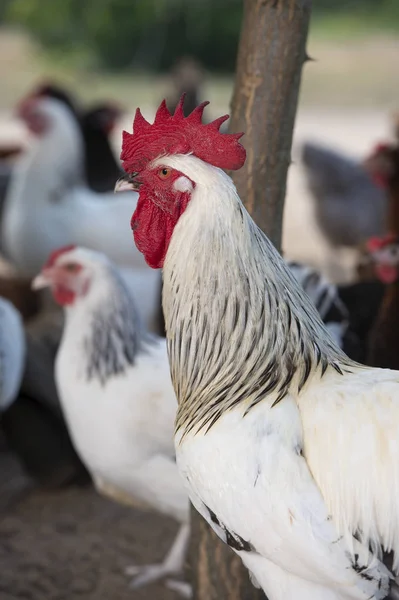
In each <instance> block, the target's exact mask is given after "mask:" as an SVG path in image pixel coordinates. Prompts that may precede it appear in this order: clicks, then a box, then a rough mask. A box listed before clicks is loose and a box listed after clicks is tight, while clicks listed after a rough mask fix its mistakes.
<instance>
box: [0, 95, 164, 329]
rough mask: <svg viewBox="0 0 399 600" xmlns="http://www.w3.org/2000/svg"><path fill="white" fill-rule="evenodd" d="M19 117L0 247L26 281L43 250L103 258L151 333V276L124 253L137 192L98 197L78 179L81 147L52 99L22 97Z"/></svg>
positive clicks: (155, 287) (75, 127) (155, 291)
mask: <svg viewBox="0 0 399 600" xmlns="http://www.w3.org/2000/svg"><path fill="white" fill-rule="evenodd" d="M20 114H21V116H22V117H23V118H24V119H25V120H26V121H27V122H28V123H29V125H30V129H31V130H32V131H35V132H36V137H35V139H34V140H33V142H32V145H31V147H30V148H29V150H28V151H27V153H26V155H25V156H24V157H23V158H22V160H21V161H20V163H19V164H18V165H17V167H16V168H15V170H14V172H13V175H12V180H11V183H10V186H9V190H8V193H7V197H6V201H5V206H4V215H3V222H2V236H1V239H2V244H3V246H4V251H5V254H6V255H7V257H8V258H9V259H10V260H11V262H12V263H13V264H14V265H15V266H16V267H17V269H18V271H19V273H20V274H22V275H24V276H28V277H33V276H34V275H35V274H36V273H37V272H38V271H39V270H40V268H41V266H42V265H43V263H44V262H45V260H46V259H47V257H48V255H49V253H50V252H52V251H53V250H55V249H56V248H58V247H60V246H63V245H66V244H78V245H84V246H87V247H89V248H93V249H95V250H99V251H102V252H104V253H105V254H106V255H107V256H109V257H110V258H111V259H112V260H113V261H114V262H115V263H116V264H117V265H118V267H119V268H120V269H121V272H122V274H123V276H124V278H125V279H126V281H127V283H128V285H129V288H130V289H132V291H133V294H134V295H135V299H136V303H137V305H138V309H139V311H140V314H141V316H142V318H144V319H145V322H146V323H147V324H148V325H149V326H150V327H152V325H153V322H154V320H155V319H156V318H157V316H158V315H157V313H158V311H159V309H160V286H161V278H160V274H159V273H154V271H152V269H149V268H148V267H147V266H146V264H145V261H144V260H143V257H142V256H141V254H140V253H139V252H136V253H132V239H131V238H132V234H131V231H130V228H129V217H130V215H131V212H132V209H133V210H134V208H135V207H136V203H137V194H136V193H126V194H123V195H121V196H120V197H115V195H114V194H113V193H108V194H98V193H96V192H93V191H92V190H90V189H89V188H88V187H87V185H86V183H85V180H84V175H83V174H84V164H85V163H84V145H83V138H82V134H81V131H80V128H79V124H78V122H77V120H76V118H74V116H73V113H72V112H71V111H70V110H69V109H68V107H67V106H66V105H65V104H64V103H62V102H60V101H58V100H55V99H53V98H46V97H44V98H43V97H40V96H39V97H29V98H28V99H26V100H25V101H24V102H23V103H22V104H21V106H20Z"/></svg>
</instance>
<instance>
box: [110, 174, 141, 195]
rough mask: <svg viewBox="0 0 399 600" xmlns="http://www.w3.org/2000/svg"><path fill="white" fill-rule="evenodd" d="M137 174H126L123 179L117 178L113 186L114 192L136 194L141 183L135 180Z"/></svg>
mask: <svg viewBox="0 0 399 600" xmlns="http://www.w3.org/2000/svg"><path fill="white" fill-rule="evenodd" d="M137 175H138V173H127V174H126V175H123V177H119V179H118V181H117V182H116V184H115V189H114V192H115V193H117V192H131V191H134V192H138V191H139V189H140V185H141V182H140V181H137V179H135V178H136V177H137Z"/></svg>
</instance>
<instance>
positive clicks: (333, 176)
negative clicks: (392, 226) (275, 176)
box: [302, 142, 387, 247]
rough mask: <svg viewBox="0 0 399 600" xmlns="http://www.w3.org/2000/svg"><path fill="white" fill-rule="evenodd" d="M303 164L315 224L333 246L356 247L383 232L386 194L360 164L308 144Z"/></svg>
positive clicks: (304, 150)
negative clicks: (312, 202)
mask: <svg viewBox="0 0 399 600" xmlns="http://www.w3.org/2000/svg"><path fill="white" fill-rule="evenodd" d="M302 162H303V166H304V169H305V175H306V179H307V183H308V187H309V191H310V193H311V195H312V197H313V200H314V208H315V218H316V221H317V224H318V226H319V228H320V230H321V231H322V233H323V234H324V235H325V237H326V239H327V240H328V241H329V242H330V244H331V245H332V246H335V247H339V246H344V247H356V246H358V245H360V244H362V243H364V242H366V241H367V239H368V238H369V237H371V236H373V235H381V234H383V233H384V232H385V230H386V225H387V224H386V211H387V198H386V194H385V193H384V191H383V190H381V189H379V188H378V187H377V186H376V185H375V184H374V182H373V181H372V178H371V177H370V175H369V174H368V173H367V171H366V170H365V169H364V168H363V167H362V166H361V165H360V164H358V163H357V162H356V161H354V160H352V159H350V158H348V157H347V156H343V155H341V154H339V153H338V152H334V151H333V150H329V149H327V148H323V147H322V146H319V145H317V144H313V143H311V142H307V143H306V144H304V146H303V149H302Z"/></svg>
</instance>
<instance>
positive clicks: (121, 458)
mask: <svg viewBox="0 0 399 600" xmlns="http://www.w3.org/2000/svg"><path fill="white" fill-rule="evenodd" d="M33 285H34V287H35V288H36V289H37V288H41V287H46V286H50V287H51V290H52V293H53V296H54V299H55V300H56V302H58V303H59V304H60V305H61V306H64V308H65V327H64V332H63V336H62V341H61V345H60V348H59V351H58V355H57V359H56V367H55V373H56V383H57V388H58V392H59V396H60V401H61V406H62V409H63V412H64V415H65V419H66V422H67V425H68V428H69V430H70V434H71V438H72V441H73V443H74V446H75V448H76V450H77V452H78V454H79V455H80V457H81V459H82V461H83V463H84V464H85V465H86V467H87V469H88V470H89V471H90V473H91V475H92V478H93V481H94V483H95V486H96V488H97V489H98V491H99V492H100V493H103V494H104V495H106V496H109V497H111V498H113V499H114V500H116V501H117V502H121V503H125V504H128V505H133V506H134V505H137V503H138V504H140V503H141V504H143V503H144V504H145V505H148V506H149V507H151V508H153V509H155V510H157V511H159V512H161V513H164V514H166V515H169V516H171V517H173V518H175V519H176V520H177V521H178V522H179V523H181V528H180V530H179V532H178V535H177V537H176V540H175V542H174V544H173V546H172V549H171V550H170V552H169V554H168V556H167V557H166V559H165V561H164V563H162V564H161V565H152V566H149V567H129V569H128V573H129V574H130V575H138V577H137V578H136V579H135V580H134V583H133V585H134V586H138V585H142V584H144V583H148V582H150V581H154V580H156V579H159V578H160V577H164V576H166V575H173V574H176V573H178V572H180V571H181V569H182V567H183V562H184V557H185V552H186V548H187V543H188V538H189V524H188V523H189V503H188V497H187V493H186V492H185V490H184V486H183V482H182V480H181V478H180V475H179V473H178V470H177V466H176V462H175V453H174V448H173V423H174V418H175V414H176V408H177V403H176V396H175V394H174V391H173V387H172V383H171V379H170V372H169V363H168V358H167V351H166V340H165V339H164V338H159V337H156V336H152V335H150V334H148V333H147V332H146V331H145V329H144V328H143V326H142V325H141V322H140V319H139V317H138V314H137V311H136V308H135V305H134V302H133V300H132V298H131V295H130V293H129V292H128V290H127V288H126V287H125V284H124V283H123V280H122V279H121V278H120V276H119V274H118V272H117V270H116V269H115V268H114V266H113V265H112V264H111V263H110V261H109V260H108V259H107V258H106V257H105V256H104V255H102V254H99V253H97V252H94V251H92V250H88V249H84V248H75V247H67V248H62V249H60V250H57V251H55V252H54V253H53V254H52V255H51V256H50V258H49V260H48V261H47V263H46V264H45V266H44V267H43V269H42V271H41V274H39V275H38V276H37V277H36V278H35V279H34V282H33ZM181 591H182V592H187V590H186V588H185V587H184V585H183V584H182V590H181Z"/></svg>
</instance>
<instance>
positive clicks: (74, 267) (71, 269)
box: [64, 263, 80, 273]
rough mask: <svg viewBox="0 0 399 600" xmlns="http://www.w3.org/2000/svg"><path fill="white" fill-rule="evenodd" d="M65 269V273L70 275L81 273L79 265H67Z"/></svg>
mask: <svg viewBox="0 0 399 600" xmlns="http://www.w3.org/2000/svg"><path fill="white" fill-rule="evenodd" d="M64 269H65V271H68V273H77V272H78V271H80V265H78V264H77V263H66V264H65V265H64Z"/></svg>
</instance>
